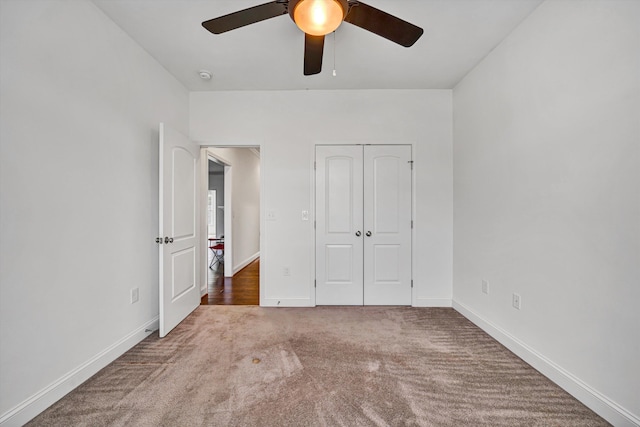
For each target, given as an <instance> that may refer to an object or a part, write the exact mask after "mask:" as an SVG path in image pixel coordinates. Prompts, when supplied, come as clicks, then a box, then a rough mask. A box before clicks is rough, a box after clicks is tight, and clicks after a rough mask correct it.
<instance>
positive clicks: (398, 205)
mask: <svg viewBox="0 0 640 427" xmlns="http://www.w3.org/2000/svg"><path fill="white" fill-rule="evenodd" d="M412 166H413V165H412V160H411V146H409V145H352V146H348V145H341V146H320V145H319V146H316V220H317V225H316V303H317V304H318V305H411V297H412V277H411V276H412V273H411V234H412V228H413V221H412V214H411V212H412V209H411V194H412V189H411V186H412V172H411V170H412Z"/></svg>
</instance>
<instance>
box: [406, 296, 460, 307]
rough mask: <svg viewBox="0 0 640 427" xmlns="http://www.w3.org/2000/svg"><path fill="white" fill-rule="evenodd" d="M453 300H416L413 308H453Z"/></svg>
mask: <svg viewBox="0 0 640 427" xmlns="http://www.w3.org/2000/svg"><path fill="white" fill-rule="evenodd" d="M451 303H452V301H451V298H420V297H418V298H416V299H415V301H414V302H413V307H451Z"/></svg>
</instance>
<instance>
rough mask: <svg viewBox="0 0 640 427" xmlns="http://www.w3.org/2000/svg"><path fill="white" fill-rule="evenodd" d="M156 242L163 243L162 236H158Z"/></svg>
mask: <svg viewBox="0 0 640 427" xmlns="http://www.w3.org/2000/svg"><path fill="white" fill-rule="evenodd" d="M156 243H157V244H159V245H161V244H162V237H156Z"/></svg>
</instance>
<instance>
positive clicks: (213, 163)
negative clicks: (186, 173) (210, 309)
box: [201, 147, 261, 305]
mask: <svg viewBox="0 0 640 427" xmlns="http://www.w3.org/2000/svg"><path fill="white" fill-rule="evenodd" d="M203 151H204V152H206V158H207V186H208V193H207V194H206V204H205V205H206V208H205V209H206V210H207V216H206V218H207V235H206V242H207V245H206V246H207V251H206V253H207V263H206V265H207V267H208V268H207V270H208V271H207V276H206V277H207V281H206V284H205V287H204V288H203V290H202V298H201V304H203V305H232V304H233V305H259V303H260V248H261V239H260V212H261V209H260V206H261V202H260V200H261V197H260V195H261V179H260V178H261V174H260V170H261V168H260V166H261V165H260V163H261V156H260V148H259V147H207V148H204V149H203ZM214 197H215V199H216V202H215V203H214V202H213V199H214ZM203 200H205V198H204V197H203ZM214 207H215V212H212V210H213V209H214ZM214 223H215V225H214Z"/></svg>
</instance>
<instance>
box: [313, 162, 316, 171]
mask: <svg viewBox="0 0 640 427" xmlns="http://www.w3.org/2000/svg"><path fill="white" fill-rule="evenodd" d="M313 170H316V162H313Z"/></svg>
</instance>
